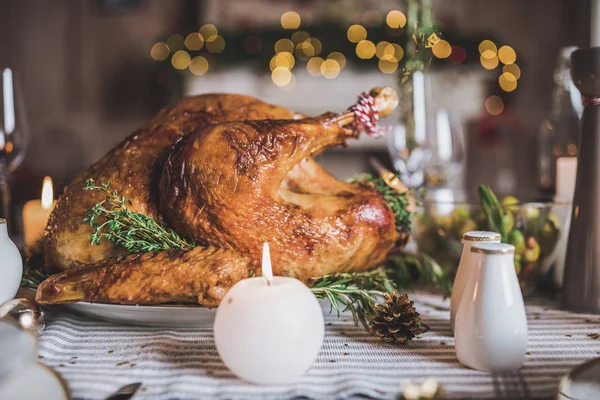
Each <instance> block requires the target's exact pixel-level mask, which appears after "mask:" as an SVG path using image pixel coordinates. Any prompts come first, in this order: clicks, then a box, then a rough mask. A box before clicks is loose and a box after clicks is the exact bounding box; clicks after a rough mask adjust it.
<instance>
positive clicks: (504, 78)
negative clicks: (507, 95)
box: [498, 72, 517, 92]
mask: <svg viewBox="0 0 600 400" xmlns="http://www.w3.org/2000/svg"><path fill="white" fill-rule="evenodd" d="M498 83H499V84H500V88H501V89H502V90H504V91H505V92H512V91H513V90H515V89H516V88H517V78H516V77H515V76H514V75H513V74H511V73H510V72H504V73H503V74H502V75H500V77H499V78H498Z"/></svg>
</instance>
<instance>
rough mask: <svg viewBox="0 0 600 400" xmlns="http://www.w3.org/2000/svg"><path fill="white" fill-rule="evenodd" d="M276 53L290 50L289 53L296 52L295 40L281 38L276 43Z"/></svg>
mask: <svg viewBox="0 0 600 400" xmlns="http://www.w3.org/2000/svg"><path fill="white" fill-rule="evenodd" d="M274 49H275V53H281V52H284V51H286V52H288V53H293V52H294V42H292V41H291V40H290V39H279V40H278V41H277V42H276V43H275V47H274Z"/></svg>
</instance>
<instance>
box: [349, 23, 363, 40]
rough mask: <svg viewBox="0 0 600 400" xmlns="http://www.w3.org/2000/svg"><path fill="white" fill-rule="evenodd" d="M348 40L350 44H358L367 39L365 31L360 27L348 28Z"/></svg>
mask: <svg viewBox="0 0 600 400" xmlns="http://www.w3.org/2000/svg"><path fill="white" fill-rule="evenodd" d="M347 35H348V40H349V41H351V42H352V43H358V42H360V41H361V40H365V39H366V38H367V30H366V29H365V28H364V26H362V25H352V26H351V27H350V28H348V32H347Z"/></svg>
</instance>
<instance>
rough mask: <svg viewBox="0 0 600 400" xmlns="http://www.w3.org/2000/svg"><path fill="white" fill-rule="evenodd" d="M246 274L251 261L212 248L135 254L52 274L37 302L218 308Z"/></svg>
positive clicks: (43, 284) (40, 292)
mask: <svg viewBox="0 0 600 400" xmlns="http://www.w3.org/2000/svg"><path fill="white" fill-rule="evenodd" d="M247 276H248V260H247V259H244V258H243V257H240V256H237V255H236V254H235V253H234V252H231V251H228V250H224V249H217V248H214V247H211V248H205V247H195V248H193V249H191V250H168V251H161V252H153V253H144V254H133V255H129V256H127V257H122V258H119V259H117V260H112V261H111V260H107V261H104V262H99V263H96V264H95V265H92V266H83V267H77V268H72V269H70V270H69V271H65V272H63V273H60V274H57V275H54V276H51V277H50V278H48V279H46V280H45V281H44V282H42V284H41V285H40V286H39V287H38V291H37V296H36V301H37V302H38V303H40V304H54V303H65V302H71V301H90V302H97V303H119V304H159V303H173V302H178V303H198V304H201V305H203V306H205V307H216V306H218V305H219V302H220V301H221V299H222V298H223V296H224V295H225V293H226V292H227V290H228V289H229V288H230V287H231V286H232V285H233V284H234V283H236V282H238V281H239V280H241V279H243V278H245V277H247Z"/></svg>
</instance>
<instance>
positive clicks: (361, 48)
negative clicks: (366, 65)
mask: <svg viewBox="0 0 600 400" xmlns="http://www.w3.org/2000/svg"><path fill="white" fill-rule="evenodd" d="M375 51H376V48H375V44H374V43H373V42H371V41H370V40H361V41H360V42H359V43H358V44H357V45H356V55H357V56H358V57H359V58H362V59H369V58H373V56H374V55H375Z"/></svg>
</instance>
